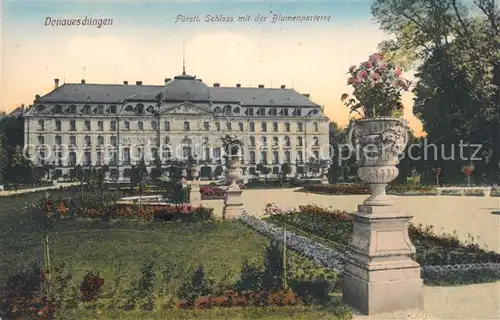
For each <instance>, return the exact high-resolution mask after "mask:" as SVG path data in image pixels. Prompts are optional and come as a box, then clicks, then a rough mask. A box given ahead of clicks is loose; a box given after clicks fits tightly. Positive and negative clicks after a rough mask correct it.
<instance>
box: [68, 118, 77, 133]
mask: <svg viewBox="0 0 500 320" xmlns="http://www.w3.org/2000/svg"><path fill="white" fill-rule="evenodd" d="M69 131H76V121H75V120H71V121H70V122H69Z"/></svg>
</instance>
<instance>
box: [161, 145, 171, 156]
mask: <svg viewBox="0 0 500 320" xmlns="http://www.w3.org/2000/svg"><path fill="white" fill-rule="evenodd" d="M161 152H162V158H163V159H170V157H171V155H172V153H171V149H170V147H169V146H163V148H162V150H161Z"/></svg>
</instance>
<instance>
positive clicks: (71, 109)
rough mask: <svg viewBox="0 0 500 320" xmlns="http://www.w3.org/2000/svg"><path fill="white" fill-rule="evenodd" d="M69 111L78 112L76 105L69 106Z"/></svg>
mask: <svg viewBox="0 0 500 320" xmlns="http://www.w3.org/2000/svg"><path fill="white" fill-rule="evenodd" d="M68 113H76V106H74V105H73V106H69V107H68Z"/></svg>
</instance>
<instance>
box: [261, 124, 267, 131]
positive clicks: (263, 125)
mask: <svg viewBox="0 0 500 320" xmlns="http://www.w3.org/2000/svg"><path fill="white" fill-rule="evenodd" d="M260 128H261V129H260V131H262V132H267V123H265V122H262V123H261V126H260Z"/></svg>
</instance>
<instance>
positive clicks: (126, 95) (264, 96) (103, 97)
mask: <svg viewBox="0 0 500 320" xmlns="http://www.w3.org/2000/svg"><path fill="white" fill-rule="evenodd" d="M181 77H183V79H180V78H181ZM160 93H161V94H162V95H163V100H164V101H211V102H213V103H238V104H241V105H247V106H281V107H286V106H289V107H319V105H318V104H316V103H314V102H312V101H311V100H310V99H309V98H308V97H306V96H304V95H302V94H300V93H299V92H297V91H295V90H293V89H278V88H248V87H208V86H206V85H205V84H204V83H203V82H201V81H199V79H195V77H192V76H189V77H188V76H187V75H184V76H178V77H175V78H174V79H173V80H171V81H170V82H169V83H167V84H166V85H163V86H158V85H142V84H141V85H137V84H136V85H122V84H120V85H118V84H89V83H85V84H81V83H65V84H63V85H62V86H59V87H58V88H56V89H54V90H53V91H52V92H49V93H48V94H46V95H44V96H42V97H41V99H40V102H41V103H64V104H71V103H74V104H77V103H78V104H81V103H89V104H91V103H102V104H122V103H124V102H126V101H156V99H157V97H158V95H159V94H160Z"/></svg>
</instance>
